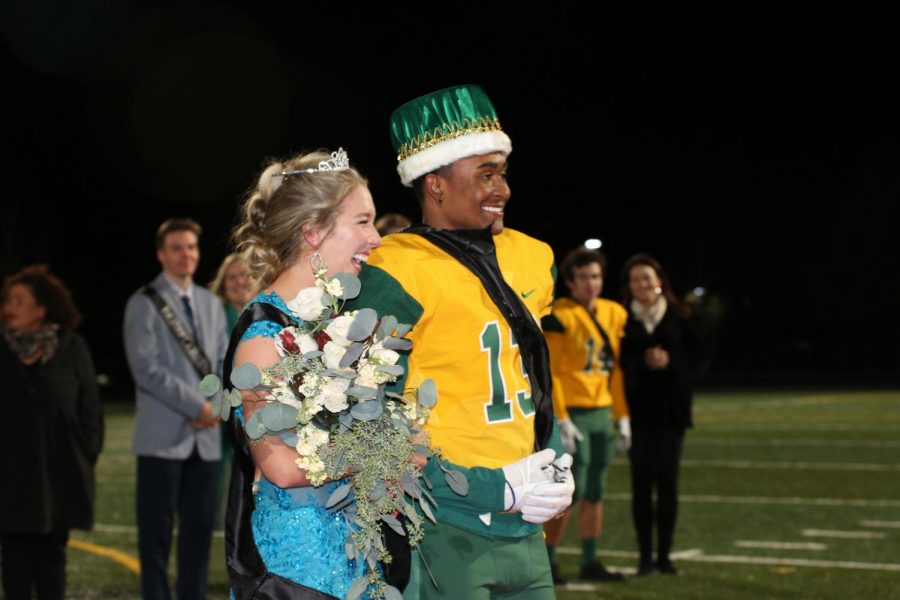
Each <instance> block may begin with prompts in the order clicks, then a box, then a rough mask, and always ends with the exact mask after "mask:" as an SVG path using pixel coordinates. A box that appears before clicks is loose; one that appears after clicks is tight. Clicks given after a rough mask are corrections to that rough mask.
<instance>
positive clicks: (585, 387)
mask: <svg viewBox="0 0 900 600" xmlns="http://www.w3.org/2000/svg"><path fill="white" fill-rule="evenodd" d="M594 319H596V320H597V322H598V323H600V325H601V326H602V327H603V328H604V329H605V330H606V334H607V336H608V337H609V343H610V345H611V346H612V348H611V350H612V355H613V357H614V358H615V362H614V365H613V367H612V370H611V371H610V370H608V369H607V367H606V365H605V364H604V361H602V360H601V350H602V349H603V347H604V345H605V343H604V340H603V336H602V335H600V331H599V330H598V329H597V326H596V325H595V324H594V322H593V321H592V320H591V316H590V314H588V311H587V309H586V308H585V307H584V306H582V305H581V304H579V303H578V302H576V301H574V300H572V299H570V298H562V299H560V300H558V301H557V302H556V305H555V306H554V307H553V314H552V315H551V316H550V317H547V318H545V319H544V321H543V327H544V337H545V339H546V340H547V347H548V348H549V350H550V372H551V373H552V374H553V409H554V412H555V413H556V417H557V418H558V419H564V418H568V410H567V407H568V408H576V407H577V408H603V407H606V406H612V407H613V413H614V415H615V417H616V418H621V417H625V416H628V405H627V404H626V403H625V385H624V380H623V377H622V368H621V367H620V366H619V356H620V351H621V343H622V336H623V335H624V332H625V321H627V320H628V312H627V311H626V310H625V309H624V308H623V307H622V306H621V305H620V304H618V303H617V302H613V301H612V300H606V299H604V298H597V300H596V303H595V305H594Z"/></svg>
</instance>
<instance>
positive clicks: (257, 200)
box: [232, 150, 368, 289]
mask: <svg viewBox="0 0 900 600" xmlns="http://www.w3.org/2000/svg"><path fill="white" fill-rule="evenodd" d="M330 158H331V154H330V153H328V152H326V151H324V150H317V151H315V152H310V153H308V154H300V155H297V156H295V157H293V158H291V159H288V160H286V161H284V162H279V161H276V162H272V163H270V164H269V166H267V167H266V168H265V169H264V170H263V172H262V173H261V174H260V176H259V182H258V183H257V185H256V188H255V189H253V190H251V191H250V192H249V194H248V195H247V198H246V199H245V200H244V204H243V209H242V214H243V220H242V222H241V224H240V225H238V226H237V228H235V230H234V233H233V236H232V237H233V239H234V245H235V248H236V250H237V251H238V252H239V253H241V254H242V255H243V256H244V257H246V259H247V262H248V264H249V266H250V272H251V274H252V276H253V278H254V279H256V281H257V282H259V284H260V288H261V289H265V288H267V287H269V285H271V284H272V282H273V281H275V279H276V278H277V277H278V276H279V275H280V274H281V273H282V272H284V271H285V270H286V269H287V268H288V267H290V266H291V265H293V264H294V263H295V262H296V261H297V259H298V258H299V257H300V254H301V251H302V250H303V248H302V245H303V234H302V228H303V226H304V225H309V226H311V227H313V228H315V229H319V230H321V231H324V232H326V235H327V234H328V233H330V232H331V230H332V229H333V227H334V224H335V220H336V219H337V216H338V213H339V212H340V206H341V201H342V200H343V199H344V198H346V197H347V194H349V193H350V192H352V191H353V189H354V188H355V187H356V186H358V185H368V182H367V181H366V179H365V178H364V177H363V176H362V175H360V174H359V172H358V171H357V170H356V169H353V168H350V169H344V170H341V171H319V172H315V173H299V174H296V175H285V176H284V177H283V178H282V177H281V173H282V171H291V170H294V169H312V168H316V167H317V166H318V165H319V163H320V162H322V161H327V160H328V159H330ZM279 182H280V185H279Z"/></svg>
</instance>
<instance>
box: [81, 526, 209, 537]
mask: <svg viewBox="0 0 900 600" xmlns="http://www.w3.org/2000/svg"><path fill="white" fill-rule="evenodd" d="M92 531H96V532H99V533H125V534H128V535H137V527H135V526H134V525H109V524H106V523H94V528H93V529H92ZM174 533H175V535H178V528H177V527H176V528H175V530H174ZM213 537H216V538H224V537H225V532H223V531H213Z"/></svg>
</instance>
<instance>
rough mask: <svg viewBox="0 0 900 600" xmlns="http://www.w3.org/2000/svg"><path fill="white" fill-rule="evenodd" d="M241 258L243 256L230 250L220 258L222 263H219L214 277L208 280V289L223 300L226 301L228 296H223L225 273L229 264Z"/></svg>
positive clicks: (242, 258) (229, 266)
mask: <svg viewBox="0 0 900 600" xmlns="http://www.w3.org/2000/svg"><path fill="white" fill-rule="evenodd" d="M242 260H244V257H243V256H241V255H240V254H238V253H237V252H232V253H231V254H229V255H228V256H226V257H225V258H224V260H222V264H221V265H219V270H218V271H216V276H215V278H214V279H213V280H212V281H210V282H209V291H211V292H212V293H213V294H215V295H216V296H218V297H219V298H221V299H222V300H223V301H227V300H228V298H226V297H225V274H226V273H228V269H229V268H231V265H233V264H234V263H236V262H239V261H242Z"/></svg>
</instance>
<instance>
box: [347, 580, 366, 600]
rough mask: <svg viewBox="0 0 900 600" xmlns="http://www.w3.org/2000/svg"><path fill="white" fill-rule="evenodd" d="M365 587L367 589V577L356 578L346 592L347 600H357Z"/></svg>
mask: <svg viewBox="0 0 900 600" xmlns="http://www.w3.org/2000/svg"><path fill="white" fill-rule="evenodd" d="M367 587H369V578H368V577H366V576H365V575H363V576H362V577H358V578H356V579H355V580H353V583H351V584H350V589H349V590H347V600H358V599H359V598H360V597H361V596H362V595H363V593H364V592H365V591H366V588H367Z"/></svg>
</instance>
